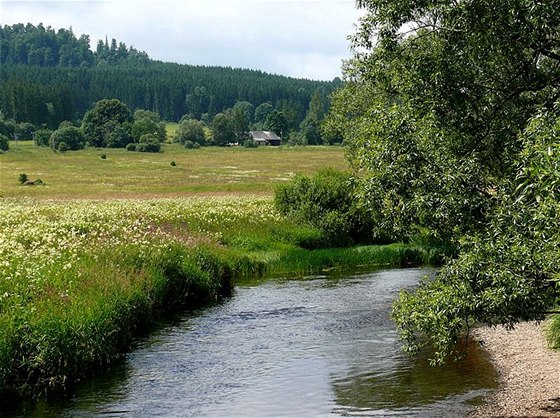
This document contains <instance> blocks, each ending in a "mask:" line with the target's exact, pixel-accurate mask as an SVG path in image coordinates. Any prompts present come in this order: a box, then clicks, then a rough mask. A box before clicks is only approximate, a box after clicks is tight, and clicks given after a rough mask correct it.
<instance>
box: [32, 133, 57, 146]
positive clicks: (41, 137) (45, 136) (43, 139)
mask: <svg viewBox="0 0 560 418" xmlns="http://www.w3.org/2000/svg"><path fill="white" fill-rule="evenodd" d="M52 134H53V131H51V130H50V129H39V130H38V131H37V132H35V138H34V141H35V144H36V145H38V146H42V147H48V146H49V139H50V138H51V135H52Z"/></svg>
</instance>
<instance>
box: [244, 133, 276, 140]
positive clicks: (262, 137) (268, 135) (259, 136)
mask: <svg viewBox="0 0 560 418" xmlns="http://www.w3.org/2000/svg"><path fill="white" fill-rule="evenodd" d="M249 134H250V135H251V137H252V138H253V139H254V140H259V139H260V140H265V141H270V140H280V137H279V136H278V135H276V134H275V133H274V132H271V131H250V132H249Z"/></svg>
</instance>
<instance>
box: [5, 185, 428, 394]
mask: <svg viewBox="0 0 560 418" xmlns="http://www.w3.org/2000/svg"><path fill="white" fill-rule="evenodd" d="M0 212H1V216H0V229H1V230H2V232H3V233H2V237H1V238H0V259H1V260H2V269H1V270H0V387H1V388H2V392H3V395H4V396H6V395H14V394H17V395H20V396H32V395H37V394H43V395H44V394H49V393H51V392H57V391H60V390H62V389H64V388H65V387H68V386H71V384H72V383H73V382H74V381H75V380H76V379H80V378H83V377H85V376H87V375H89V374H91V373H93V372H94V371H96V370H100V369H103V368H106V367H108V366H109V365H110V364H111V363H112V362H113V361H115V359H117V358H118V357H119V356H120V355H122V353H123V352H124V351H126V349H127V348H128V347H130V344H131V342H132V341H133V338H134V337H135V336H137V335H139V334H141V333H143V332H145V331H146V330H147V329H149V324H150V322H151V321H152V320H153V319H155V318H157V317H159V316H161V315H163V314H164V313H165V312H166V311H170V310H177V309H180V308H182V307H185V306H191V305H192V304H194V303H201V302H204V301H208V300H215V299H216V298H218V297H219V296H220V294H222V293H227V291H228V290H229V289H230V287H231V286H232V284H233V282H234V280H235V279H236V278H238V277H244V276H250V277H262V276H266V275H294V274H301V275H306V274H313V273H318V272H320V271H322V270H323V269H325V268H335V267H338V268H344V267H350V266H352V267H354V266H358V265H363V266H364V267H366V266H367V267H370V268H372V267H374V266H375V265H383V266H398V265H408V264H409V263H426V262H430V261H431V260H433V258H434V256H435V254H434V253H433V252H430V251H428V250H426V249H424V248H421V247H410V246H403V245H391V246H386V247H358V248H350V249H325V250H313V251H311V250H304V249H303V248H301V247H300V246H299V245H298V244H299V243H300V242H302V241H306V242H307V241H308V240H309V239H312V238H313V237H314V236H316V234H317V231H314V230H311V229H306V228H303V229H302V228H301V227H299V226H297V225H295V224H293V223H291V222H290V221H288V220H287V219H285V218H283V217H282V216H280V215H279V214H277V212H276V211H275V210H274V207H273V204H272V199H271V198H270V197H267V196H245V197H240V196H237V197H226V196H222V197H200V198H195V197H191V198H175V199H157V200H156V199H136V200H111V201H108V200H107V201H105V200H97V201H96V200H75V201H37V200H21V199H17V200H16V199H4V200H3V201H2V203H1V208H0Z"/></svg>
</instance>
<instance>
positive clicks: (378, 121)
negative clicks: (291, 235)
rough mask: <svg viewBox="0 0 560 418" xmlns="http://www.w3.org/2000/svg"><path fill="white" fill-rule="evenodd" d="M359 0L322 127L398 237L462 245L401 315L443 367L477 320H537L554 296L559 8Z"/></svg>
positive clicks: (559, 209)
mask: <svg viewBox="0 0 560 418" xmlns="http://www.w3.org/2000/svg"><path fill="white" fill-rule="evenodd" d="M358 6H360V7H363V8H364V9H366V14H365V16H364V18H363V19H362V20H361V22H360V27H359V29H358V32H357V34H356V36H355V37H354V38H353V46H354V48H355V54H354V58H353V59H352V60H350V61H348V62H347V63H346V68H345V75H346V78H347V84H346V85H345V87H344V88H343V90H342V91H340V92H338V93H337V94H336V95H335V96H334V97H333V102H332V106H331V113H330V116H329V120H328V121H327V123H326V126H327V127H328V128H329V129H330V130H332V131H335V132H337V133H341V134H342V135H343V137H344V142H345V143H346V144H347V146H348V155H349V158H350V160H351V162H352V164H353V166H354V167H355V168H356V169H358V170H359V171H360V172H361V173H362V174H363V177H364V178H365V185H366V186H365V187H364V188H363V190H362V193H361V194H362V197H363V198H364V199H365V200H366V201H367V202H368V205H369V207H370V208H371V210H372V211H373V212H375V213H378V214H379V215H380V225H381V227H382V228H384V229H385V230H386V231H390V233H391V235H392V238H394V239H403V240H406V239H409V240H410V239H414V237H415V234H417V233H418V231H422V232H423V233H424V234H427V235H428V236H429V238H430V239H439V240H442V241H444V242H451V243H453V244H455V245H457V246H458V248H459V256H458V258H457V259H456V260H454V261H451V262H449V263H448V265H447V266H446V267H444V268H443V270H442V271H441V272H440V274H438V276H437V277H436V278H435V279H434V280H432V281H428V282H426V283H424V284H423V285H422V286H420V288H419V289H418V290H417V291H415V292H413V293H403V294H401V296H400V298H399V301H398V302H397V304H396V305H395V309H394V312H393V315H394V318H395V320H396V322H397V325H398V327H399V329H400V331H401V334H402V336H403V338H404V340H405V342H406V347H407V348H408V349H409V350H412V351H414V350H416V349H418V347H419V346H420V345H423V344H430V345H433V346H434V347H435V348H436V356H435V359H434V360H435V361H436V362H441V361H443V360H444V359H445V358H446V357H447V356H449V355H453V354H456V353H457V347H456V343H457V342H459V340H460V338H461V336H462V335H463V333H464V332H465V331H468V329H469V327H470V326H472V325H473V324H474V323H477V322H483V323H487V324H490V325H495V324H505V325H507V326H510V327H512V326H513V325H514V324H515V323H516V322H517V321H519V320H522V319H533V320H539V319H542V318H543V312H545V311H546V310H547V309H548V308H549V307H550V306H551V305H552V304H553V303H554V300H555V297H557V295H558V293H557V292H558V289H557V287H556V285H555V282H554V279H553V278H555V277H557V276H558V271H559V270H560V265H558V261H557V260H558V259H560V257H558V256H559V255H560V254H559V250H560V244H559V243H560V235H559V234H558V233H557V232H556V231H559V230H560V205H559V196H560V189H559V187H560V167H559V166H558V165H559V164H560V158H559V157H560V107H559V106H558V105H556V106H554V105H553V104H554V103H555V102H556V101H557V100H558V80H560V66H559V65H558V64H559V62H560V54H559V51H560V40H559V39H558V36H557V34H558V32H559V30H560V7H559V6H560V4H559V2H558V1H549V2H534V1H530V0H519V1H515V2H511V1H508V0H477V1H471V0H466V1H460V2H457V1H449V0H421V1H411V0H396V1H389V0H360V1H358ZM421 335H423V337H420V336H421Z"/></svg>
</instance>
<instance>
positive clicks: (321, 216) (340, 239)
mask: <svg viewBox="0 0 560 418" xmlns="http://www.w3.org/2000/svg"><path fill="white" fill-rule="evenodd" d="M357 186H358V180H357V179H356V178H354V177H353V176H352V175H351V174H350V173H345V172H340V171H335V170H332V169H326V170H322V171H320V172H318V173H316V174H315V175H314V176H312V177H307V176H304V175H298V176H296V178H295V179H294V181H293V182H292V183H290V184H286V185H280V186H278V187H277V188H276V190H275V197H274V201H275V205H276V207H277V208H278V210H279V211H280V212H281V213H283V214H285V215H288V216H291V217H293V218H295V219H296V220H297V221H300V222H304V223H307V224H309V225H311V226H313V227H315V228H318V229H319V230H320V231H321V232H322V234H323V241H324V242H323V243H322V245H324V246H346V245H352V244H355V243H373V242H386V238H385V234H384V233H383V231H380V230H379V228H377V226H376V222H375V214H374V213H372V212H371V211H370V210H368V208H367V207H366V206H365V205H363V204H361V202H360V200H359V199H358V198H357V196H356V195H357V193H356V192H357Z"/></svg>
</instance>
